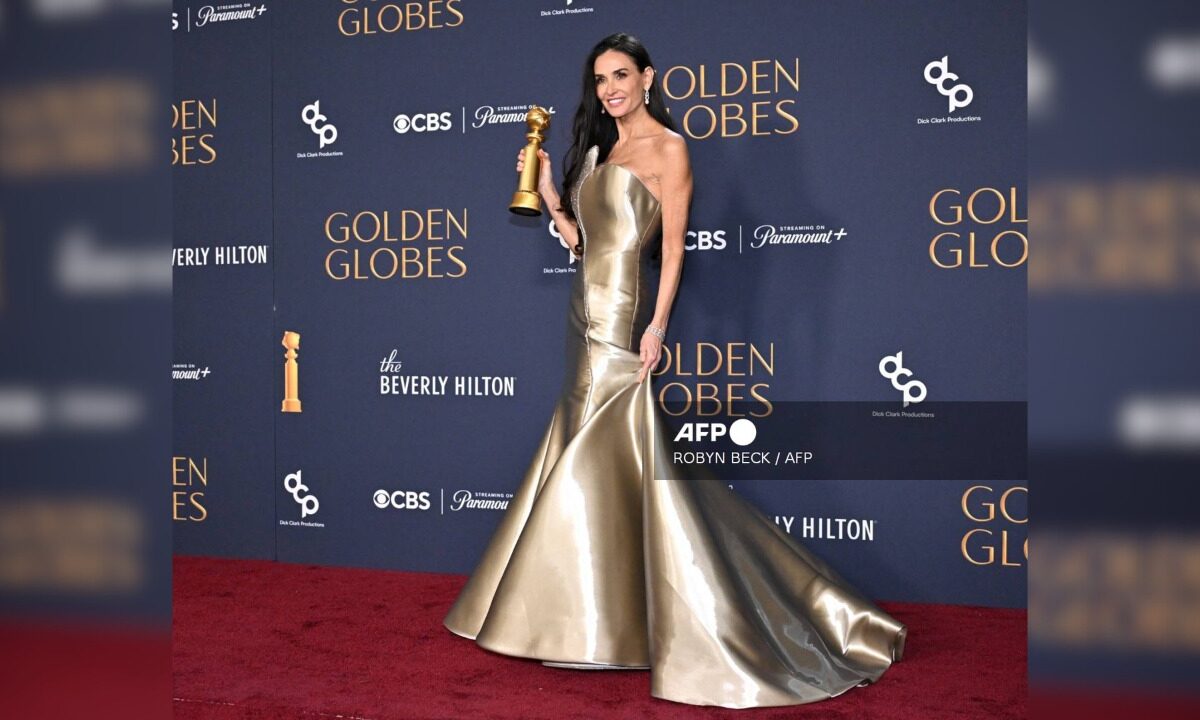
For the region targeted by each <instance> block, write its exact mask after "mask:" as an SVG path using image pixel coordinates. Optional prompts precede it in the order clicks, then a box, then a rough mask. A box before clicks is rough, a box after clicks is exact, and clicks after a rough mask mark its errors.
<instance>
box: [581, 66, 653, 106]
mask: <svg viewBox="0 0 1200 720" xmlns="http://www.w3.org/2000/svg"><path fill="white" fill-rule="evenodd" d="M593 68H594V69H593V72H594V78H593V79H594V81H595V83H596V97H597V98H598V99H599V100H600V104H601V105H602V106H603V107H604V109H605V111H607V112H608V114H609V115H612V116H613V117H614V118H618V117H621V116H622V115H626V114H628V113H631V112H633V111H634V110H636V109H637V106H639V105H641V104H642V98H643V95H642V93H643V92H644V91H645V90H646V88H647V87H649V84H650V79H651V77H652V73H653V72H654V71H653V70H651V69H650V68H646V71H645V72H644V73H641V72H638V69H637V63H636V62H634V60H633V58H631V57H629V56H628V55H626V54H625V53H623V52H620V51H619V50H606V51H605V52H603V53H602V54H601V55H600V56H599V57H597V58H596V63H595V65H594V66H593Z"/></svg>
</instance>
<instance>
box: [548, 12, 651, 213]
mask: <svg viewBox="0 0 1200 720" xmlns="http://www.w3.org/2000/svg"><path fill="white" fill-rule="evenodd" d="M609 50H617V51H620V52H623V53H625V54H626V55H628V56H629V57H631V58H633V61H634V63H635V64H636V65H637V69H638V72H639V73H641V72H645V70H646V68H648V67H652V66H653V65H654V63H652V62H650V53H648V52H647V51H646V46H645V45H642V41H641V40H638V39H637V38H636V37H634V36H633V35H630V34H629V33H614V34H612V35H609V36H608V37H606V38H604V39H603V40H601V41H600V42H598V43H596V46H595V47H594V48H592V51H591V52H590V53H588V56H587V60H585V61H584V62H583V86H582V90H581V92H580V97H579V109H578V110H576V111H575V125H574V128H573V130H572V139H571V147H570V148H568V149H567V154H566V156H565V157H564V158H563V167H565V168H566V169H567V171H566V173H565V174H564V175H563V186H562V193H561V195H562V204H563V212H564V213H566V215H567V217H569V218H571V219H572V220H574V219H575V212H574V208H572V207H571V188H572V187H574V185H575V181H576V180H577V179H578V178H579V173H580V171H581V170H582V165H583V158H584V156H585V155H587V151H588V149H589V148H591V146H593V145H599V146H600V154H599V155H598V156H597V159H596V161H597V162H604V160H605V158H607V157H608V153H609V152H610V151H611V150H612V147H613V145H614V144H616V142H617V122H616V120H613V117H612V115H608V114H603V113H601V112H600V109H601V104H600V100H599V99H597V98H596V80H595V78H596V58H598V57H600V56H601V55H602V54H604V53H605V52H607V51H609ZM646 111H647V112H649V113H650V117H652V118H654V119H655V120H657V121H658V122H660V123H662V124H663V125H664V126H666V127H667V128H668V129H670V130H672V131H674V130H675V121H673V120H672V119H671V115H670V113H668V112H667V104H666V102H665V101H664V100H663V92H662V89H661V87H660V84H659V81H658V72H657V69H656V70H655V73H654V80H653V82H651V83H650V104H649V105H647V106H646Z"/></svg>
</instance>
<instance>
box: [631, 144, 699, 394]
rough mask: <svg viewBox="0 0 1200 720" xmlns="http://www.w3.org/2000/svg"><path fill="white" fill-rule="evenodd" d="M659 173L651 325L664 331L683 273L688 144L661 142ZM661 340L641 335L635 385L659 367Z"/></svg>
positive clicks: (689, 191)
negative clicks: (658, 258) (658, 267)
mask: <svg viewBox="0 0 1200 720" xmlns="http://www.w3.org/2000/svg"><path fill="white" fill-rule="evenodd" d="M663 156H664V157H663V171H662V176H661V178H662V180H661V187H662V201H661V203H660V205H661V207H662V271H661V272H660V274H659V278H658V299H657V301H656V302H655V304H654V318H653V319H651V320H650V324H651V325H652V326H654V327H658V328H662V330H663V332H664V333H665V332H666V329H667V321H668V320H669V319H670V317H671V306H672V305H673V304H674V302H675V292H676V290H678V289H679V278H680V275H681V274H682V272H683V253H684V250H683V240H684V235H685V234H686V233H687V220H688V209H689V207H690V206H691V202H692V166H691V163H690V161H689V160H688V152H687V144H686V143H685V142H684V140H683V138H682V137H680V136H678V135H674V134H670V135H667V137H666V139H665V140H664V141H663ZM661 354H662V341H661V340H660V339H659V338H658V337H657V336H656V335H654V334H652V333H650V332H646V333H645V334H643V335H642V344H641V358H642V369H641V370H640V371H639V372H638V382H642V381H643V380H644V379H645V378H646V375H647V374H648V373H649V372H650V371H651V370H653V369H654V366H655V365H657V364H658V360H659V357H660V356H661Z"/></svg>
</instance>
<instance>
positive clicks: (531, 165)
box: [508, 105, 550, 217]
mask: <svg viewBox="0 0 1200 720" xmlns="http://www.w3.org/2000/svg"><path fill="white" fill-rule="evenodd" d="M525 124H526V125H528V126H529V132H527V133H525V139H526V140H528V141H529V143H528V144H527V145H525V149H524V150H523V151H522V152H524V153H525V167H524V169H522V170H521V177H520V179H519V180H518V181H517V191H516V192H515V193H513V199H512V204H511V205H509V206H508V209H509V210H510V211H512V212H514V213H516V214H517V215H527V216H529V217H536V216H538V215H541V214H542V196H541V195H540V194H539V193H538V191H537V188H538V173H539V172H540V170H541V169H542V162H541V160H540V159H538V150H540V149H541V147H542V141H543V140H545V139H546V129H547V128H549V127H550V113H548V112H546V110H545V109H543V108H540V107H538V106H537V105H534V106H533V107H531V108H529V113H528V114H527V115H526V116H525Z"/></svg>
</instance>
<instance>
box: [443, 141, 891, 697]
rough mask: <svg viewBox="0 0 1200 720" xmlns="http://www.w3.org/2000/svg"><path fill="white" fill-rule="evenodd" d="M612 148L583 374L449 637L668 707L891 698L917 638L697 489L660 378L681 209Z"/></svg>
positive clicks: (599, 177) (576, 366) (701, 475)
mask: <svg viewBox="0 0 1200 720" xmlns="http://www.w3.org/2000/svg"><path fill="white" fill-rule="evenodd" d="M597 153H598V148H596V147H592V148H591V149H590V150H589V152H588V153H587V156H586V158H585V161H584V166H583V168H582V172H581V173H580V175H579V178H580V179H579V180H578V181H577V182H576V184H575V187H574V188H573V189H572V193H571V202H572V203H573V209H574V210H575V214H576V218H577V219H578V223H579V227H580V231H581V233H582V238H583V243H584V253H583V258H582V263H581V269H580V271H579V272H578V273H577V274H576V276H575V281H574V285H573V288H572V293H571V302H570V310H569V313H568V332H567V348H566V351H567V352H566V355H567V373H566V377H565V380H564V384H563V388H562V392H561V394H560V397H559V400H558V403H557V405H556V407H555V410H554V414H553V416H552V417H551V419H550V423H549V425H548V426H547V428H546V430H545V432H544V434H543V436H542V440H541V443H540V445H539V447H538V449H537V452H536V453H535V454H534V458H533V462H532V463H531V465H530V467H529V469H528V470H527V472H526V473H525V476H524V478H523V480H522V481H521V483H520V485H519V487H518V489H517V491H516V492H515V493H514V497H513V499H512V501H510V503H509V507H508V510H507V511H506V513H505V515H504V517H503V519H502V520H501V522H500V526H499V527H498V528H497V530H496V533H495V535H494V536H493V537H492V539H491V541H490V543H489V545H488V547H487V549H486V550H485V551H484V554H483V557H482V559H481V560H480V562H479V565H478V567H477V568H476V570H475V572H474V573H473V574H472V575H471V577H470V579H469V580H468V582H467V584H466V586H465V587H464V588H463V590H462V592H461V593H460V595H459V597H458V599H457V600H456V601H455V603H454V605H453V607H452V608H451V609H450V612H449V614H448V615H447V616H446V619H445V625H446V627H447V628H449V629H450V630H451V631H452V632H454V633H456V634H458V635H462V636H464V637H467V638H473V639H475V641H476V642H477V643H478V644H479V645H480V646H482V647H484V648H487V649H488V650H492V651H495V652H498V653H503V654H506V655H515V656H519V657H527V658H536V659H539V660H544V661H552V662H560V663H586V664H594V665H607V666H614V665H615V666H624V667H633V668H649V669H650V671H651V693H652V694H653V695H654V696H655V697H659V698H664V699H667V700H674V701H677V702H684V703H692V704H697V705H721V706H724V707H731V708H742V707H762V706H776V705H792V704H799V703H807V702H813V701H816V700H822V699H825V698H829V697H833V696H835V695H839V694H841V693H843V692H845V691H847V690H849V689H851V688H853V687H855V686H858V685H862V684H867V683H871V682H874V681H876V680H877V679H878V678H879V677H880V676H881V675H882V674H883V672H884V671H885V670H886V669H887V668H888V667H889V666H890V665H891V663H892V662H893V661H896V660H899V659H900V658H901V656H902V655H903V652H904V642H905V638H906V635H907V630H906V628H905V626H904V625H902V624H901V623H899V622H897V621H896V620H895V619H893V618H892V617H890V616H889V615H888V614H887V613H885V612H883V611H882V610H880V609H879V608H878V607H876V606H875V605H874V604H873V603H871V601H870V600H868V599H866V598H865V597H864V596H862V595H861V594H860V593H859V592H858V591H857V590H855V589H854V588H853V587H852V586H851V585H850V584H849V583H848V582H847V581H846V580H845V579H843V578H842V577H840V576H839V575H838V574H837V573H836V572H835V571H834V570H833V569H832V568H831V567H829V566H828V565H827V564H826V563H824V562H823V561H821V560H820V559H819V558H817V557H816V556H815V555H813V554H812V553H811V552H809V551H808V550H807V549H805V548H804V547H803V546H801V545H800V544H799V543H798V542H797V541H795V540H794V539H792V538H791V537H790V536H789V535H788V534H787V533H785V532H784V531H782V530H781V529H780V528H779V527H777V526H776V525H775V524H774V523H772V522H771V521H770V520H769V519H768V518H767V517H766V516H764V515H763V514H762V513H760V512H759V511H758V510H756V509H755V508H753V507H752V506H750V505H749V504H748V503H746V502H745V501H744V500H742V499H741V498H739V497H738V496H737V495H736V494H735V493H734V492H732V491H731V490H730V489H729V488H728V487H727V486H726V485H724V484H723V483H722V482H720V481H719V480H718V479H717V478H715V477H712V476H711V475H710V474H708V473H706V472H698V473H693V474H692V475H690V476H688V477H684V476H681V475H680V474H679V473H678V472H677V470H676V469H675V468H673V467H672V465H671V463H670V461H669V458H670V454H669V453H670V438H669V435H668V434H667V430H666V427H667V426H666V424H665V422H664V419H663V416H662V415H661V410H660V409H659V407H658V404H657V403H656V402H655V399H654V392H653V387H652V384H651V378H650V377H647V378H646V379H645V380H644V381H643V382H641V383H639V382H638V381H637V374H638V371H639V369H640V367H641V363H640V361H639V356H638V349H639V344H640V341H641V335H642V333H643V332H644V330H645V327H646V324H647V323H648V322H649V319H650V317H651V316H652V314H653V310H654V307H653V303H654V300H655V296H654V294H653V293H652V292H651V290H652V288H650V287H649V286H650V285H651V284H652V283H648V282H647V281H646V280H647V278H649V277H652V276H653V273H652V269H651V263H652V258H653V256H654V254H655V252H656V250H657V249H658V244H659V243H660V242H661V230H662V227H661V207H660V204H659V202H658V201H657V200H656V199H655V198H654V196H653V194H652V193H651V192H650V191H649V190H648V189H647V188H646V186H645V185H644V184H643V183H642V181H641V180H640V179H638V177H637V176H636V175H635V174H634V173H632V172H630V171H629V170H627V169H626V168H624V167H622V166H620V165H614V164H600V165H597V164H596V158H597Z"/></svg>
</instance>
